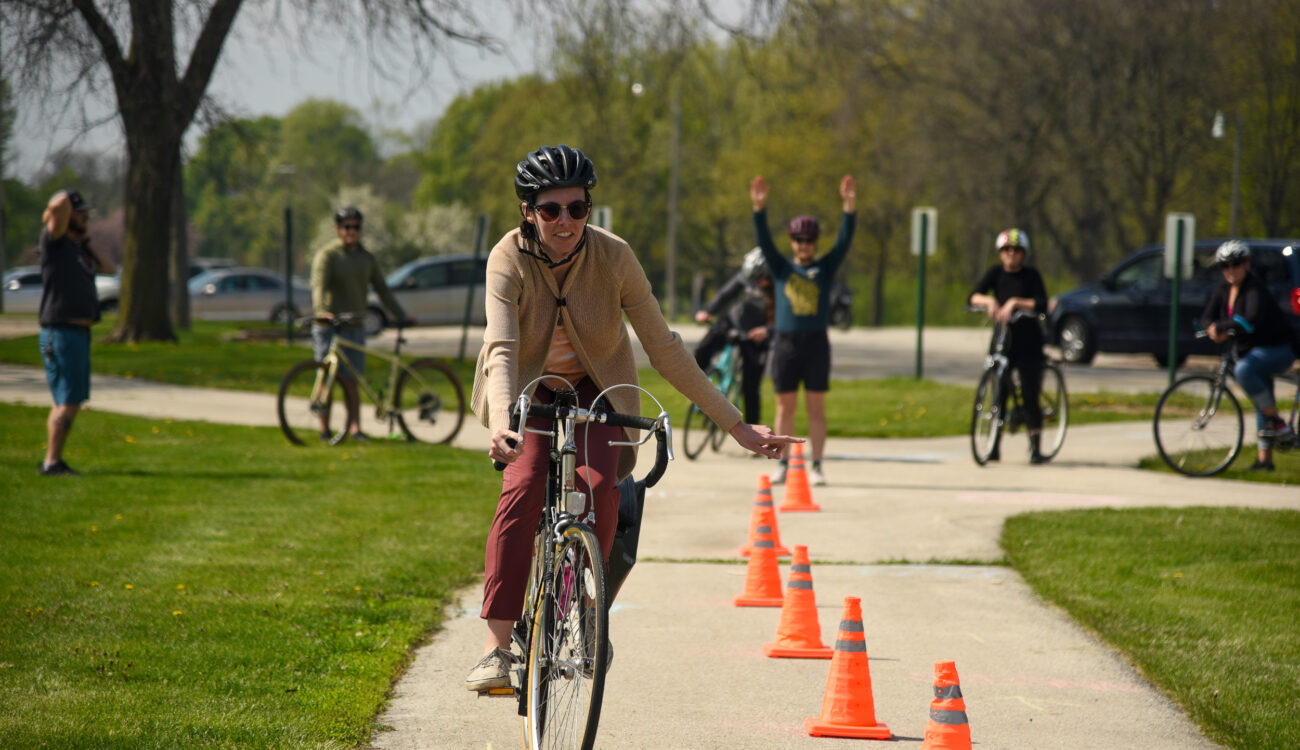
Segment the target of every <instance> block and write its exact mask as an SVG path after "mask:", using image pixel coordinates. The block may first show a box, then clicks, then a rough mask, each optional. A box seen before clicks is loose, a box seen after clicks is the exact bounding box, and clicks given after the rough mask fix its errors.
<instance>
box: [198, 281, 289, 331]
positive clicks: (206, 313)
mask: <svg viewBox="0 0 1300 750" xmlns="http://www.w3.org/2000/svg"><path fill="white" fill-rule="evenodd" d="M189 290H190V316H191V317H192V318H194V319H195V320H269V321H272V322H275V323H283V322H285V320H286V319H290V320H291V319H294V318H297V317H299V316H302V315H309V314H310V313H311V287H310V286H309V285H308V284H307V282H305V281H303V280H301V279H294V280H293V301H292V305H290V304H289V303H288V302H287V301H286V299H285V293H284V277H283V276H281V275H279V274H276V273H274V272H272V271H268V270H266V269H264V268H219V269H216V270H212V271H207V272H205V273H201V274H199V275H198V276H195V277H194V278H192V279H190V284H189Z"/></svg>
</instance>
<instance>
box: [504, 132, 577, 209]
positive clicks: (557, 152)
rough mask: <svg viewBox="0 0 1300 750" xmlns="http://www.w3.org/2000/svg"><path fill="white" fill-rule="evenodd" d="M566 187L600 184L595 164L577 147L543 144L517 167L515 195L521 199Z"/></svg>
mask: <svg viewBox="0 0 1300 750" xmlns="http://www.w3.org/2000/svg"><path fill="white" fill-rule="evenodd" d="M562 187H580V188H584V189H586V190H590V189H592V188H594V187H596V167H595V165H593V164H592V163H591V159H588V158H587V156H586V155H585V154H583V153H582V151H580V150H578V149H576V148H570V147H569V146H565V145H563V144H561V145H559V146H542V147H541V148H539V149H537V150H536V151H534V152H532V153H531V154H529V155H528V156H526V157H524V160H523V161H521V162H519V164H518V165H517V166H516V167H515V195H517V196H519V199H520V200H528V199H529V198H531V197H533V196H535V195H537V194H538V193H540V192H542V191H543V190H550V189H552V188H562Z"/></svg>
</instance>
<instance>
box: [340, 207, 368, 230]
mask: <svg viewBox="0 0 1300 750" xmlns="http://www.w3.org/2000/svg"><path fill="white" fill-rule="evenodd" d="M349 219H356V220H357V221H365V217H364V216H362V215H361V211H360V210H358V209H357V207H356V206H346V207H344V208H340V209H339V210H337V211H335V212H334V226H338V225H339V224H342V223H343V222H345V221H347V220H349Z"/></svg>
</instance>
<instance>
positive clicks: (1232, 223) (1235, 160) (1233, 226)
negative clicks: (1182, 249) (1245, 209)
mask: <svg viewBox="0 0 1300 750" xmlns="http://www.w3.org/2000/svg"><path fill="white" fill-rule="evenodd" d="M1232 133H1233V145H1232V210H1231V213H1229V214H1228V235H1229V236H1231V237H1236V236H1237V206H1238V205H1239V204H1240V201H1241V110H1237V117H1236V122H1235V123H1234V124H1233V128H1232Z"/></svg>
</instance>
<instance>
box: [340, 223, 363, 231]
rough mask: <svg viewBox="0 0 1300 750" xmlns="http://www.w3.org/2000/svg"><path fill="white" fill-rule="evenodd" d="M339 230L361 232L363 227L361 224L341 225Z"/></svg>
mask: <svg viewBox="0 0 1300 750" xmlns="http://www.w3.org/2000/svg"><path fill="white" fill-rule="evenodd" d="M339 229H343V230H349V229H355V230H356V231H358V232H360V231H361V225H360V224H339Z"/></svg>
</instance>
